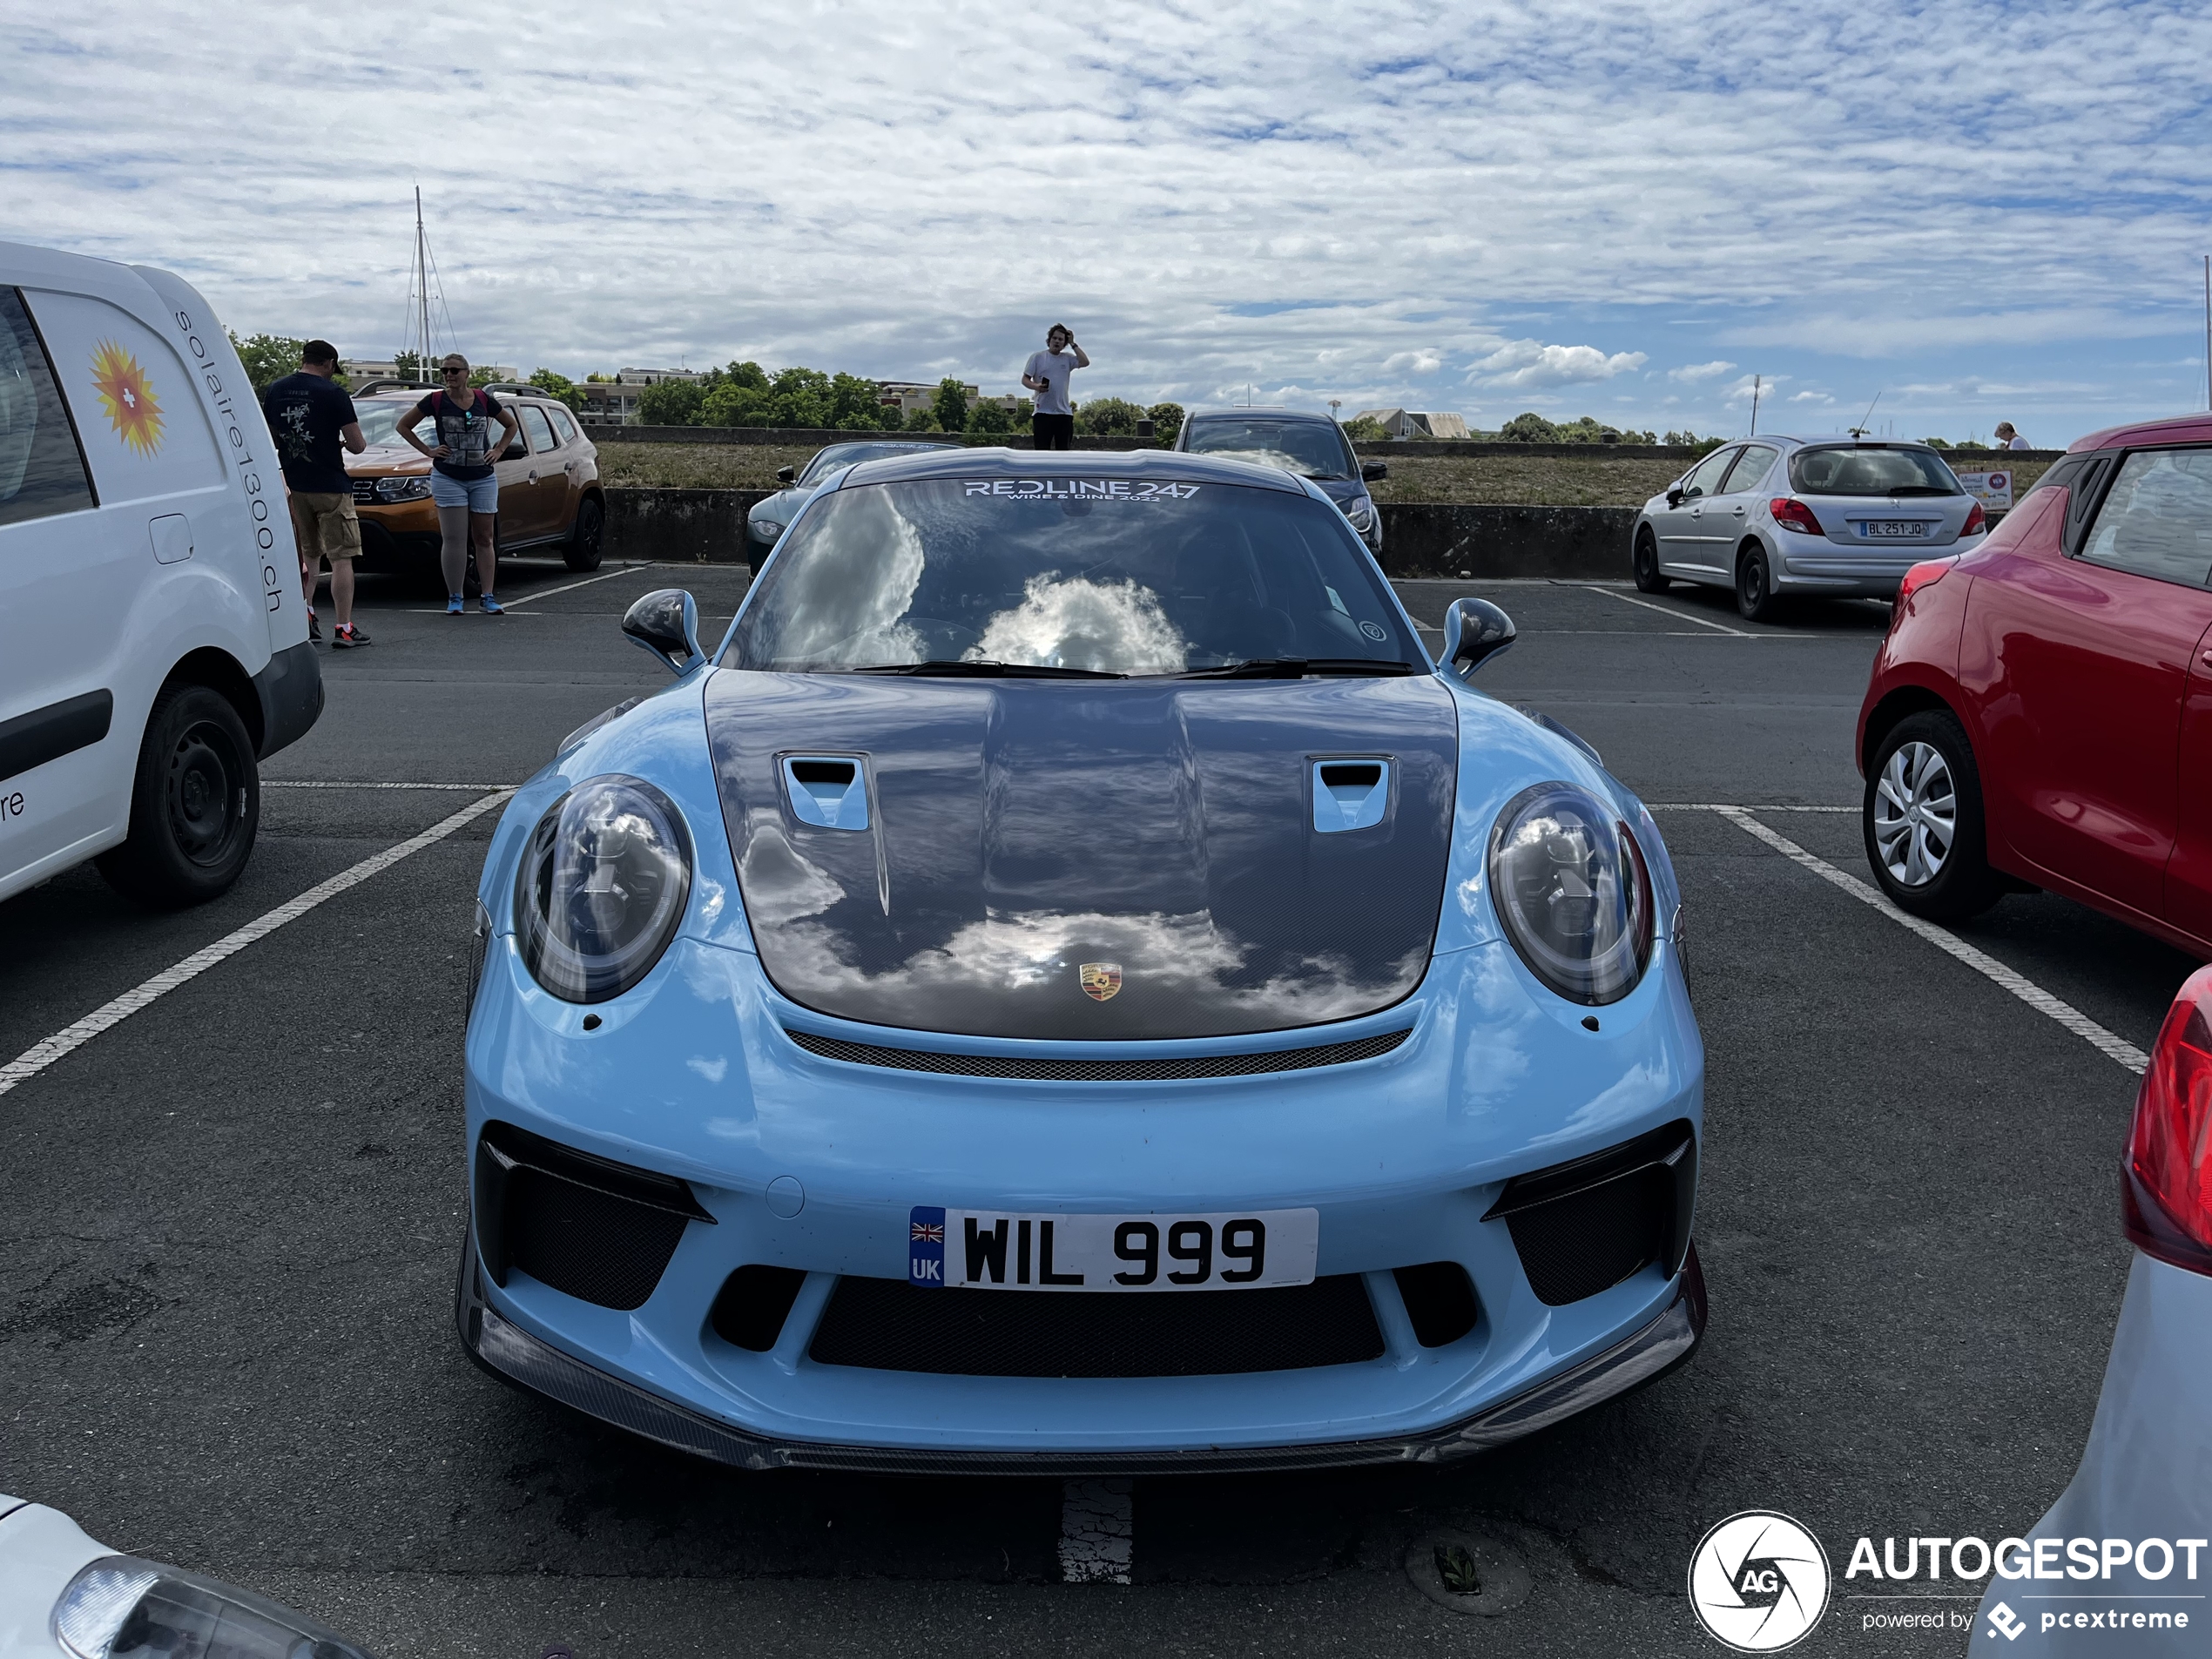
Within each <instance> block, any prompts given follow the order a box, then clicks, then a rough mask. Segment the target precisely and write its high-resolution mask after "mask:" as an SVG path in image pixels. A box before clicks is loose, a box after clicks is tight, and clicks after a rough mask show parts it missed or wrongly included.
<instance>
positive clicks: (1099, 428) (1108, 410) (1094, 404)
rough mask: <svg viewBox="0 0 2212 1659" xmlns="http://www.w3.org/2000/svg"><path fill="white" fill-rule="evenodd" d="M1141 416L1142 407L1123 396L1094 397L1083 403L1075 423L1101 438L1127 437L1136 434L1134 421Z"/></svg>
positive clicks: (1142, 414) (1142, 412) (1140, 418)
mask: <svg viewBox="0 0 2212 1659" xmlns="http://www.w3.org/2000/svg"><path fill="white" fill-rule="evenodd" d="M1143 418H1144V410H1143V407H1142V406H1140V405H1138V404H1135V403H1132V402H1130V401H1129V400H1128V399H1127V398H1125V397H1094V398H1092V399H1090V400H1089V401H1088V402H1086V403H1085V404H1084V405H1083V408H1082V419H1081V421H1078V422H1077V424H1079V425H1080V426H1081V427H1082V429H1083V430H1084V431H1086V432H1095V433H1096V434H1097V435H1099V436H1100V437H1102V438H1105V437H1115V438H1129V437H1134V436H1136V423H1137V422H1138V421H1141V420H1143Z"/></svg>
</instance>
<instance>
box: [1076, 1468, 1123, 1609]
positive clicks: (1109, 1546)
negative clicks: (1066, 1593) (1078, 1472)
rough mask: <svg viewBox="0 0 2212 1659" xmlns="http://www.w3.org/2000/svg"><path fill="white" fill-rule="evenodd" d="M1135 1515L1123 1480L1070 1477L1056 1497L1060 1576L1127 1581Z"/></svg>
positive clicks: (1085, 1580) (1101, 1581)
mask: <svg viewBox="0 0 2212 1659" xmlns="http://www.w3.org/2000/svg"><path fill="white" fill-rule="evenodd" d="M1135 1544H1136V1514H1135V1511H1134V1507H1133V1506H1132V1505H1131V1503H1130V1483H1129V1482H1128V1481H1126V1480H1070V1481H1069V1482H1068V1484H1067V1486H1066V1487H1064V1488H1063V1489H1062V1494H1061V1500H1060V1576H1061V1577H1062V1579H1064V1580H1065V1581H1067V1582H1069V1583H1070V1584H1126V1583H1128V1582H1129V1563H1130V1552H1131V1550H1132V1548H1134V1546H1135Z"/></svg>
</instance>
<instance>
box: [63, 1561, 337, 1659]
mask: <svg viewBox="0 0 2212 1659" xmlns="http://www.w3.org/2000/svg"><path fill="white" fill-rule="evenodd" d="M53 1624H54V1635H55V1636H56V1638H57V1640H58V1641H59V1642H60V1643H61V1646H62V1650H63V1651H64V1652H65V1653H70V1654H73V1655H75V1656H76V1659H110V1656H114V1659H122V1656H125V1655H138V1654H186V1653H190V1654H196V1655H202V1656H205V1659H368V1655H367V1654H366V1653H365V1652H364V1651H363V1650H362V1649H360V1648H357V1647H355V1646H354V1644H353V1643H352V1642H348V1641H347V1640H346V1639H345V1638H344V1637H342V1636H341V1635H338V1634H336V1633H335V1632H334V1631H332V1630H327V1629H324V1628H323V1627H322V1626H321V1625H320V1624H317V1623H316V1622H314V1620H313V1619H310V1618H307V1617H306V1616H304V1615H300V1614H298V1613H294V1612H293V1611H291V1610H290V1609H289V1608H280V1607H279V1606H277V1605H276V1603H274V1602H265V1601H263V1600H262V1599H261V1598H260V1596H258V1595H248V1594H247V1593H246V1591H244V1590H240V1589H235V1588H232V1587H231V1586H230V1585H228V1584H222V1583H218V1582H217V1581H215V1580H213V1579H210V1578H202V1577H201V1576H200V1575H199V1574H197V1573H187V1572H185V1571H184V1570H183V1569H182V1568H175V1567H164V1566H163V1565H162V1564H161V1563H160V1562H158V1561H139V1560H138V1559H137V1558H136V1557H135V1556H130V1555H109V1556H105V1557H104V1558H102V1559H101V1560H99V1561H94V1562H93V1563H92V1564H91V1566H89V1567H86V1568H84V1569H83V1570H82V1571H81V1572H79V1573H78V1575H77V1576H76V1577H75V1578H73V1579H71V1580H70V1581H69V1588H66V1589H64V1591H63V1592H62V1594H61V1599H60V1600H59V1601H58V1602H55V1603H54V1619H53Z"/></svg>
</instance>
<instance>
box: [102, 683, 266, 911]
mask: <svg viewBox="0 0 2212 1659" xmlns="http://www.w3.org/2000/svg"><path fill="white" fill-rule="evenodd" d="M260 821H261V774H260V769H259V768H258V767H257V766H256V765H254V762H253V739H252V738H249V737H247V736H246V723H245V722H244V721H243V720H241V719H239V718H238V711H237V710H236V709H234V708H233V707H232V706H231V705H230V700H229V699H228V698H226V697H224V696H223V695H222V694H221V693H220V692H219V691H211V690H210V689H209V688H208V687H206V686H205V685H172V686H171V687H169V688H168V689H167V690H166V691H163V692H162V694H161V695H160V696H159V697H158V698H156V699H155V701H154V705H153V712H152V714H151V715H150V716H148V717H147V719H146V735H145V740H144V741H143V742H142V743H140V744H139V745H138V772H137V776H136V778H135V779H134V781H133V783H132V790H131V833H130V837H129V839H128V840H125V842H124V843H123V845H122V846H118V847H115V848H113V849H112V850H111V851H109V852H106V853H101V854H100V856H99V860H98V864H99V869H100V873H101V874H102V875H104V876H105V877H106V878H107V880H108V881H109V883H110V884H111V886H113V887H115V888H116V889H117V890H118V892H121V893H123V894H127V895H128V896H129V897H131V898H133V899H136V900H138V902H139V903H140V904H143V905H148V906H152V907H155V908H158V909H164V910H172V909H178V908H181V907H184V906H185V905H195V904H205V903H206V902H207V900H210V899H212V898H215V897H217V896H218V895H219V894H223V893H225V892H226V891H228V890H229V887H230V886H231V884H232V883H233V881H236V880H238V876H239V871H241V870H243V869H244V868H245V867H246V859H247V857H248V856H250V855H251V854H252V853H253V833H254V830H255V829H256V828H257V827H258V826H260Z"/></svg>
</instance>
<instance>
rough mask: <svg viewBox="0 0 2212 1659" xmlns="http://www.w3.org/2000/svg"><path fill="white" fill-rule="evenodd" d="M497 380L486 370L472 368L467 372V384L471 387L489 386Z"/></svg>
mask: <svg viewBox="0 0 2212 1659" xmlns="http://www.w3.org/2000/svg"><path fill="white" fill-rule="evenodd" d="M498 378H499V377H498V376H497V375H496V374H493V373H492V372H491V370H489V369H488V368H472V369H470V370H469V385H471V386H489V385H490V384H491V383H492V381H495V380H497V379H498Z"/></svg>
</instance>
